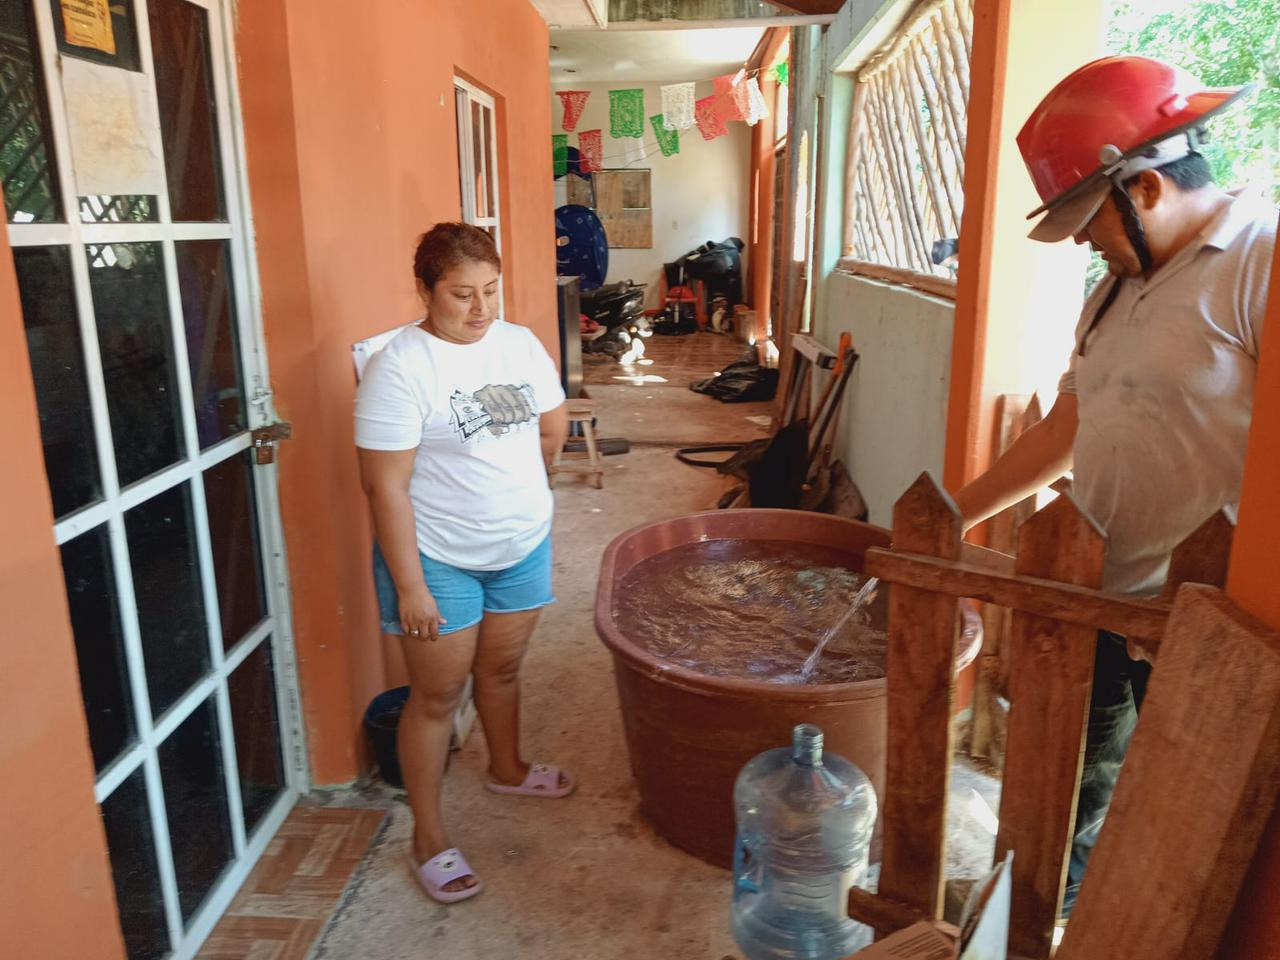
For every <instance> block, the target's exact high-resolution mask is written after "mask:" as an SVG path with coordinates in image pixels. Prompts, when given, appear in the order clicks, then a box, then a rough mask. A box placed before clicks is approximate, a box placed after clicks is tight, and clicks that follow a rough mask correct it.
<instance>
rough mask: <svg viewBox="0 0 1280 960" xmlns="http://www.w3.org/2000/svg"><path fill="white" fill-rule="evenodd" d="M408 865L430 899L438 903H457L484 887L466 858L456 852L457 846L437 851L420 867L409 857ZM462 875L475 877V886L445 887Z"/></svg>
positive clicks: (459, 878)
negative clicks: (462, 887)
mask: <svg viewBox="0 0 1280 960" xmlns="http://www.w3.org/2000/svg"><path fill="white" fill-rule="evenodd" d="M409 865H410V866H412V867H413V873H414V876H416V877H417V878H418V882H419V883H420V884H422V889H423V890H425V891H427V895H428V896H429V897H431V899H432V900H436V901H438V902H440V903H457V902H458V901H459V900H466V899H467V898H468V897H474V896H475V895H476V894H477V893H479V892H480V891H481V890H483V889H484V884H483V883H481V882H480V878H479V877H476V876H475V871H474V870H472V869H471V865H470V864H469V863H467V858H466V857H464V856H463V855H462V854H461V853H459V852H458V848H457V847H450V848H449V849H448V850H445V851H444V852H442V853H437V854H436V855H435V856H434V857H432V858H431V859H430V860H428V861H427V862H426V863H424V864H423V865H422V866H420V867H419V866H417V865H416V864H415V863H413V858H412V857H410V858H409ZM463 877H475V881H476V884H475V886H474V887H466V888H465V889H462V890H446V889H445V885H446V884H449V883H452V882H453V881H454V880H461V879H462V878H463Z"/></svg>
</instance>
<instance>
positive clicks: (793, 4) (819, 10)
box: [769, 0, 845, 16]
mask: <svg viewBox="0 0 1280 960" xmlns="http://www.w3.org/2000/svg"><path fill="white" fill-rule="evenodd" d="M769 2H770V3H772V4H773V5H774V6H775V7H781V8H782V9H784V10H794V11H795V12H796V13H800V14H805V15H807V16H815V15H816V16H821V15H825V14H835V13H839V12H840V8H841V7H843V6H844V2H845V0H785V2H783V0H769Z"/></svg>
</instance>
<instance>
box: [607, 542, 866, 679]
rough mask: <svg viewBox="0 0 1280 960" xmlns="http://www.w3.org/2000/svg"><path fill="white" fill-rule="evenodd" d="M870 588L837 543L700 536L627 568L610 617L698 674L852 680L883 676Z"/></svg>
mask: <svg viewBox="0 0 1280 960" xmlns="http://www.w3.org/2000/svg"><path fill="white" fill-rule="evenodd" d="M874 597H875V581H874V578H868V577H866V576H864V575H863V574H860V573H856V572H854V571H853V570H850V569H849V555H848V554H846V553H842V552H840V551H838V550H833V549H830V548H827V547H820V546H815V545H814V544H809V543H800V542H790V541H760V540H706V541H702V542H699V543H690V544H684V545H682V546H679V547H675V548H674V549H671V550H667V551H665V552H663V553H660V554H657V555H655V556H652V557H649V558H648V559H646V560H643V561H641V562H640V563H638V564H637V565H636V566H635V567H633V568H632V569H631V570H630V571H629V572H628V573H627V575H626V577H625V578H623V581H622V584H621V586H620V589H619V591H618V599H617V600H616V601H615V609H614V617H615V620H616V622H617V623H618V626H619V627H620V628H621V630H622V632H623V633H624V634H625V635H627V636H628V637H631V638H633V639H634V640H636V641H639V642H642V643H644V644H645V646H646V648H647V649H648V650H649V651H650V652H651V653H653V654H655V655H656V656H658V657H661V658H662V659H664V660H667V661H669V662H671V663H673V664H677V665H679V666H682V667H687V668H689V669H691V670H696V671H698V672H699V673H704V674H708V675H711V676H717V677H737V678H742V679H750V680H762V681H768V682H772V683H848V682H851V681H855V680H872V679H875V678H878V677H883V676H884V662H885V648H886V643H887V638H886V635H885V633H884V631H883V630H880V629H877V628H875V627H873V626H872V624H871V618H870V616H869V613H868V607H869V605H870V603H871V601H872V600H873V599H874ZM824 649H825V651H826V652H825V653H824V652H823V650H824Z"/></svg>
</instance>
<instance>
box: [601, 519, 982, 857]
mask: <svg viewBox="0 0 1280 960" xmlns="http://www.w3.org/2000/svg"><path fill="white" fill-rule="evenodd" d="M729 539H732V540H789V541H793V542H794V541H800V542H802V543H812V544H815V545H820V546H824V547H830V548H834V549H836V550H839V551H842V552H843V553H845V554H847V556H848V565H849V568H850V569H853V570H861V569H862V565H863V560H864V556H865V553H866V551H867V549H868V548H870V547H885V546H888V545H889V531H887V530H884V529H882V528H880V527H874V526H871V525H870V524H865V523H858V522H856V521H853V520H845V519H842V518H839V517H833V516H829V515H826V514H818V513H808V512H804V511H798V510H718V511H713V512H709V513H698V514H692V515H690V516H686V517H677V518H676V519H674V520H663V521H661V522H659V523H651V524H648V525H646V526H642V527H636V528H635V529H633V530H629V531H628V532H626V533H624V534H622V535H620V536H619V537H617V538H616V539H615V540H614V541H613V542H612V543H611V544H609V547H608V548H607V549H606V550H605V554H604V561H603V565H602V567H601V570H600V584H599V588H598V590H597V593H596V631H597V632H598V633H599V635H600V639H601V640H603V641H604V643H605V645H606V646H608V648H609V650H610V651H611V652H612V654H613V671H614V677H615V679H616V680H617V684H618V697H619V699H620V700H621V705H622V720H623V726H624V727H625V729H626V736H627V750H628V752H629V754H630V757H631V771H632V773H633V775H634V776H635V780H636V784H637V785H638V787H639V789H640V806H641V810H642V811H643V812H644V814H645V815H646V816H647V817H648V818H649V820H650V821H651V822H652V823H653V825H654V826H655V827H656V828H657V830H658V833H660V834H661V835H662V836H663V837H665V838H666V839H667V840H669V841H671V842H672V843H674V844H675V845H676V846H678V847H681V848H682V849H684V850H687V851H689V852H690V853H692V854H693V855H694V856H696V857H698V858H699V859H701V860H705V861H707V862H708V863H712V864H716V865H718V866H722V867H728V866H729V865H730V862H731V860H732V855H733V834H734V817H733V783H734V780H735V778H736V777H737V775H738V771H739V770H741V769H742V766H743V764H745V763H746V762H747V761H748V760H750V759H751V758H752V757H754V756H755V755H756V754H757V753H760V752H761V751H762V750H768V749H770V748H772V747H781V746H786V745H787V744H789V743H790V742H791V728H792V727H794V726H795V725H796V724H797V723H813V724H817V725H818V726H819V727H821V728H822V731H823V733H824V735H825V746H826V749H828V750H831V751H834V752H835V753H838V754H840V755H841V756H844V757H846V758H848V759H849V760H852V761H853V762H854V763H856V764H857V765H858V766H859V767H860V768H862V770H863V771H864V772H865V773H866V774H867V776H868V777H869V778H870V779H871V782H872V784H874V785H875V788H876V792H877V794H880V793H882V788H883V785H884V756H885V699H884V697H885V681H884V680H883V679H880V680H864V681H859V682H855V683H839V684H806V685H792V684H780V683H763V682H759V681H755V680H739V679H729V678H724V677H711V676H707V675H705V674H701V673H697V672H695V671H693V670H689V669H687V668H685V667H681V666H677V665H675V664H672V663H670V662H668V661H665V660H662V659H659V658H658V657H656V656H654V655H653V654H652V653H650V652H649V651H648V649H647V648H646V646H645V642H644V639H643V638H642V637H627V636H624V635H623V634H622V632H621V630H620V629H619V628H618V626H617V624H616V623H615V621H614V615H613V614H614V591H615V589H616V588H617V587H618V585H619V584H620V583H621V582H622V580H623V578H624V577H625V576H626V575H627V573H628V572H629V571H630V570H631V568H632V567H634V566H635V565H636V564H637V563H639V562H640V561H642V560H645V559H647V558H648V557H651V556H653V555H654V554H658V553H662V552H664V551H666V550H670V549H672V548H673V547H678V546H681V545H682V544H686V543H692V542H695V541H701V540H729ZM887 592H888V591H887V590H881V591H880V595H879V597H878V598H877V600H876V602H875V604H873V606H872V608H871V613H872V618H873V620H875V619H878V618H879V619H881V620H883V618H884V617H885V616H886V612H887V608H888V604H887ZM980 623H981V622H980V621H979V620H978V619H977V616H976V614H970V615H969V616H967V617H966V630H965V633H966V636H965V642H964V644H963V646H964V648H965V649H966V651H973V652H975V653H976V650H977V645H978V644H980V643H981V632H980V631H981V625H980ZM975 630H976V631H978V632H977V634H976V635H975V634H974V631H975Z"/></svg>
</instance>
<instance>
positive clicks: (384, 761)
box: [364, 687, 409, 787]
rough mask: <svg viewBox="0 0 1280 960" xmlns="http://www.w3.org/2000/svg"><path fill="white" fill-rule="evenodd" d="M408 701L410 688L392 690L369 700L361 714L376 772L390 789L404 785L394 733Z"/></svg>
mask: <svg viewBox="0 0 1280 960" xmlns="http://www.w3.org/2000/svg"><path fill="white" fill-rule="evenodd" d="M408 702H409V688H408V687H395V688H394V689H392V690H386V691H384V692H382V693H380V694H378V695H377V696H376V697H374V698H373V699H372V700H370V701H369V708H368V709H367V710H365V712H364V729H365V731H366V732H367V733H368V734H369V742H370V743H372V744H373V755H374V757H375V758H376V759H377V761H378V772H379V773H380V774H381V775H382V779H383V780H385V781H386V782H387V783H389V784H391V786H393V787H403V786H404V780H403V778H402V777H401V776H400V758H399V757H398V756H397V754H396V730H397V729H398V728H399V726H400V713H401V711H403V710H404V705H405V704H406V703H408Z"/></svg>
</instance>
